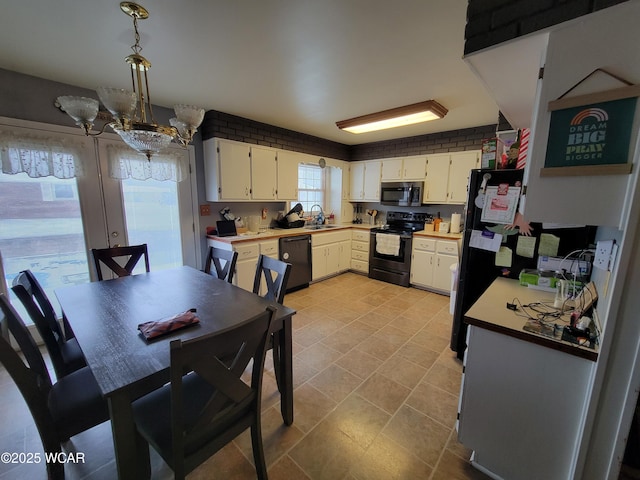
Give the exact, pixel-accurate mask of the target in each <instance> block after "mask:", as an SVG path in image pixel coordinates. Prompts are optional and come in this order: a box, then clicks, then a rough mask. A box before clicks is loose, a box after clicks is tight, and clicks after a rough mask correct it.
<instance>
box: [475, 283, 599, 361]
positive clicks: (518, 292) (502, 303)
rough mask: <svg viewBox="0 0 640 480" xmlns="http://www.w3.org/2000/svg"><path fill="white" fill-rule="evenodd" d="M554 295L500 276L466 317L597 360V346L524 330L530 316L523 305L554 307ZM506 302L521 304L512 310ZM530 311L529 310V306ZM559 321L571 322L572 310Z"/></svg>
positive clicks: (503, 332) (527, 339)
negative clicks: (533, 304)
mask: <svg viewBox="0 0 640 480" xmlns="http://www.w3.org/2000/svg"><path fill="white" fill-rule="evenodd" d="M554 297H555V294H553V293H550V292H546V291H542V290H535V289H533V288H528V287H525V286H522V285H520V282H519V281H518V280H512V279H508V278H497V279H496V280H495V281H494V282H493V283H492V284H491V285H490V286H489V288H488V289H487V290H486V291H485V292H484V293H483V294H482V296H481V297H480V298H479V299H478V301H477V302H476V303H474V304H473V305H472V306H471V308H470V309H469V310H468V311H467V312H466V314H465V318H464V319H465V321H466V322H467V323H468V324H469V325H474V326H477V327H481V328H485V329H487V330H492V331H494V332H498V333H502V334H504V335H509V336H512V337H515V338H519V339H521V340H524V341H527V342H532V343H537V344H539V345H542V346H545V347H548V348H553V349H555V350H560V351H563V352H565V353H569V354H572V355H576V356H579V357H582V358H586V359H588V360H593V361H595V360H596V359H597V358H598V350H597V346H596V349H595V350H594V349H592V348H588V347H585V346H579V345H576V344H574V343H571V342H567V341H563V340H561V339H560V338H555V337H548V336H545V335H538V334H535V333H531V332H527V331H525V330H523V327H524V325H525V324H526V323H527V320H528V319H527V318H526V316H525V315H524V312H523V310H522V308H521V305H527V304H530V303H535V302H542V303H547V304H550V305H552V306H553V301H554ZM507 303H515V304H516V305H517V306H518V310H517V311H513V310H509V309H508V308H507ZM527 311H530V310H529V309H527ZM556 323H557V324H558V325H561V326H564V325H568V324H569V313H566V314H564V315H563V316H562V317H561V318H559V319H557V320H556Z"/></svg>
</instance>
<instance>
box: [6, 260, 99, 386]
mask: <svg viewBox="0 0 640 480" xmlns="http://www.w3.org/2000/svg"><path fill="white" fill-rule="evenodd" d="M11 290H13V293H15V295H16V297H18V299H19V300H20V301H21V302H22V305H24V308H25V309H26V310H27V313H28V314H29V317H31V320H32V321H33V323H34V324H35V326H36V328H37V329H38V333H39V334H40V336H41V337H42V340H43V341H44V345H45V347H46V348H47V351H48V352H49V356H50V357H51V363H52V364H53V369H54V370H55V372H56V377H57V378H62V377H64V376H65V375H68V374H69V373H71V372H74V371H76V370H78V369H80V368H82V367H86V366H87V362H86V360H85V358H84V355H83V354H82V350H81V349H80V346H79V345H78V341H77V340H76V339H75V338H66V337H65V335H64V334H63V332H62V329H61V328H60V324H59V323H58V319H57V316H56V312H55V310H54V309H53V306H52V305H51V302H50V301H49V298H48V297H47V295H46V294H45V292H44V290H43V288H42V286H41V285H40V282H38V279H37V278H36V277H35V275H34V274H33V273H32V272H31V271H30V270H24V271H22V272H20V273H19V274H18V275H17V276H16V277H15V278H14V279H13V284H12V287H11ZM67 331H70V327H68V329H67Z"/></svg>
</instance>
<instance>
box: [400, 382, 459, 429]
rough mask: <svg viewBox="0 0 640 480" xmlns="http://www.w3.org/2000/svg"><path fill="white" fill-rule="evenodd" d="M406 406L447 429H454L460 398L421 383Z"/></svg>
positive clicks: (408, 399) (410, 396)
mask: <svg viewBox="0 0 640 480" xmlns="http://www.w3.org/2000/svg"><path fill="white" fill-rule="evenodd" d="M406 404H407V405H409V406H410V407H413V408H415V409H416V410H418V411H419V412H421V413H424V414H425V415H428V416H429V417H431V418H433V419H434V420H437V421H438V422H440V423H441V424H442V425H444V426H445V427H449V428H450V427H453V426H455V423H456V417H457V412H458V397H457V396H455V395H452V394H450V393H449V392H445V391H444V390H442V389H440V388H438V387H436V386H435V385H431V384H429V383H421V384H420V385H418V386H417V387H416V389H415V390H414V391H413V392H411V395H409V398H407V401H406Z"/></svg>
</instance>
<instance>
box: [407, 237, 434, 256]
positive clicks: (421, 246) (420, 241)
mask: <svg viewBox="0 0 640 480" xmlns="http://www.w3.org/2000/svg"><path fill="white" fill-rule="evenodd" d="M413 248H414V249H416V250H426V251H427V252H435V251H436V240H435V239H433V238H416V237H413Z"/></svg>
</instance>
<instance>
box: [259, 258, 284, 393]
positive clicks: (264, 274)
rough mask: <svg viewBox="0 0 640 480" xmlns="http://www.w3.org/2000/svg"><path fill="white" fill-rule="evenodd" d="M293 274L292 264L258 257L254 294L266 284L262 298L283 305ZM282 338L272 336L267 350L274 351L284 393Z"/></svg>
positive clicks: (280, 387)
mask: <svg viewBox="0 0 640 480" xmlns="http://www.w3.org/2000/svg"><path fill="white" fill-rule="evenodd" d="M290 272H291V264H290V263H286V262H283V261H282V260H278V259H276V258H272V257H267V256H266V255H260V256H259V257H258V266H257V268H256V276H255V278H254V281H253V293H256V294H258V295H260V287H261V285H262V284H263V282H264V285H265V287H266V291H265V292H264V293H263V294H262V297H264V298H266V299H267V300H272V301H274V302H276V303H279V304H280V305H282V302H283V301H284V294H285V293H286V291H287V282H288V281H289V273H290ZM279 339H280V337H279V336H278V334H277V333H273V334H271V336H270V337H269V342H268V344H267V349H268V350H272V352H271V355H272V356H273V369H274V371H275V375H276V384H277V385H278V391H279V392H280V393H282V392H283V389H284V384H283V382H282V378H281V375H280V364H281V358H280V357H281V354H282V352H281V350H280V340H279Z"/></svg>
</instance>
